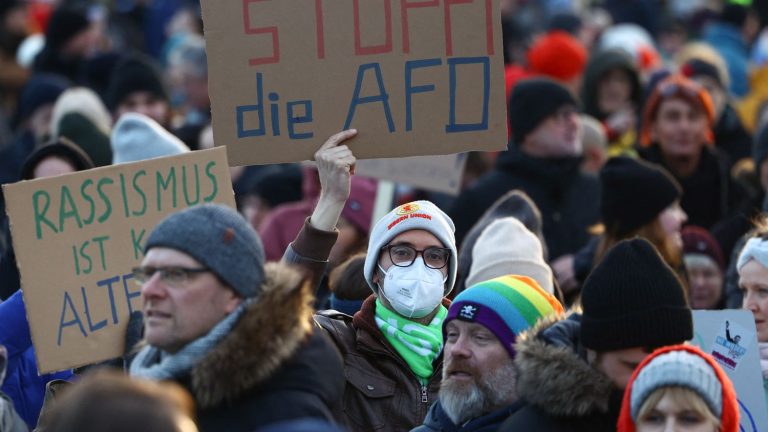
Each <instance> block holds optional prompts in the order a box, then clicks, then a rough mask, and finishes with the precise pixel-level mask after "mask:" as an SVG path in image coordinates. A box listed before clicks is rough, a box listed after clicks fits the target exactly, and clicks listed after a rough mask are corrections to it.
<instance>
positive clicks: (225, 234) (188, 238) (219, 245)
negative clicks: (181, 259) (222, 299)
mask: <svg viewBox="0 0 768 432" xmlns="http://www.w3.org/2000/svg"><path fill="white" fill-rule="evenodd" d="M153 247H167V248H171V249H176V250H179V251H181V252H184V253H186V254H187V255H189V256H191V257H192V258H194V259H196V260H197V261H199V262H200V263H201V264H202V265H204V266H205V267H207V268H209V269H210V270H211V271H212V272H214V273H215V274H216V275H217V276H218V277H219V278H221V280H222V281H224V282H225V283H226V284H227V285H229V286H230V287H231V288H232V289H233V290H235V291H236V292H237V293H238V294H240V295H241V296H243V297H246V298H247V297H255V296H257V295H258V294H259V292H260V290H261V284H262V283H263V282H264V247H263V246H262V244H261V239H260V238H259V236H258V234H256V231H254V230H253V228H251V226H250V225H249V224H248V222H246V221H245V219H243V217H242V216H240V214H239V213H237V211H235V210H233V209H231V208H229V207H227V206H225V205H222V204H202V205H197V206H194V207H190V208H187V209H184V210H181V211H179V212H176V213H173V214H171V215H169V216H167V217H166V218H165V219H163V220H162V221H160V223H159V224H157V226H156V227H155V229H154V230H153V231H152V233H151V234H150V235H149V238H148V239H147V244H146V246H144V253H145V254H146V253H147V252H148V251H149V250H150V249H152V248H153Z"/></svg>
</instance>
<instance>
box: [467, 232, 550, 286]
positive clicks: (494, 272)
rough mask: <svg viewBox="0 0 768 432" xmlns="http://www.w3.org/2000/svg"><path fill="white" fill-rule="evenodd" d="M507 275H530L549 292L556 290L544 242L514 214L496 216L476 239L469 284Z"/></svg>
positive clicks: (468, 279) (468, 277)
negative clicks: (501, 216) (543, 245)
mask: <svg viewBox="0 0 768 432" xmlns="http://www.w3.org/2000/svg"><path fill="white" fill-rule="evenodd" d="M508 274H516V275H521V276H528V277H530V278H531V279H533V280H535V281H536V282H538V283H539V285H540V286H541V287H542V288H543V289H544V290H545V291H546V292H548V293H550V294H552V293H553V292H554V285H553V283H552V270H551V269H550V268H549V266H548V265H547V263H546V262H544V252H543V249H542V247H541V242H540V241H539V239H538V237H536V235H535V234H533V233H532V232H531V231H529V230H528V228H526V227H525V225H523V224H522V222H520V221H519V220H517V219H516V218H514V217H504V218H499V219H496V220H495V221H493V222H492V223H491V224H490V225H488V226H487V227H486V228H485V229H484V230H483V232H482V234H480V237H478V238H477V242H476V243H475V246H474V247H473V248H472V266H471V267H470V269H469V275H468V276H467V283H466V285H467V287H470V286H472V285H474V284H476V283H480V282H484V281H487V280H490V279H494V278H497V277H501V276H505V275H508Z"/></svg>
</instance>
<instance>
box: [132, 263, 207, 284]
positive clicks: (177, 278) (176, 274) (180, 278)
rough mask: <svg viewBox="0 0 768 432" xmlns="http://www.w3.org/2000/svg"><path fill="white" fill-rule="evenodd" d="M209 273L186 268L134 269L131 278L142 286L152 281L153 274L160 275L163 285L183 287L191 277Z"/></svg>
mask: <svg viewBox="0 0 768 432" xmlns="http://www.w3.org/2000/svg"><path fill="white" fill-rule="evenodd" d="M209 271H211V270H210V269H207V268H187V267H135V268H134V269H133V278H134V279H135V280H136V283H138V284H140V285H141V284H144V283H146V282H147V281H148V280H150V279H152V276H154V275H155V273H158V272H159V273H160V280H161V281H163V283H165V284H168V285H170V286H173V287H179V286H182V285H185V284H186V283H187V282H189V280H190V279H191V278H192V276H193V275H197V274H200V273H206V272H209Z"/></svg>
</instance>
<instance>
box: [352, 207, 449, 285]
mask: <svg viewBox="0 0 768 432" xmlns="http://www.w3.org/2000/svg"><path fill="white" fill-rule="evenodd" d="M419 229H420V230H425V231H429V232H430V233H432V234H433V235H434V236H435V237H437V239H438V240H440V242H442V243H443V247H445V248H448V249H450V250H451V258H450V260H449V261H448V280H447V281H446V282H447V284H446V288H445V294H446V295H447V294H448V293H449V292H451V290H452V289H453V284H454V283H455V282H456V267H457V266H456V263H457V258H456V255H457V253H458V252H457V251H456V237H455V236H454V231H455V230H456V228H455V227H454V225H453V221H452V220H451V218H449V217H448V215H446V214H445V213H444V212H443V211H442V210H440V209H439V208H438V207H437V206H436V205H434V204H432V203H431V202H429V201H414V202H409V203H408V204H403V205H401V206H400V207H397V208H395V209H394V210H392V211H390V212H389V213H387V214H386V215H384V217H383V218H381V219H379V221H378V222H376V225H374V227H373V229H372V230H371V235H370V239H369V240H368V254H367V255H366V257H365V266H364V267H363V271H364V272H365V281H366V282H368V286H369V287H371V289H372V290H373V292H374V293H378V290H379V288H378V286H376V284H375V283H374V282H373V274H374V272H375V271H376V268H377V264H378V262H379V255H380V254H381V248H383V247H384V246H386V245H387V244H388V243H389V241H390V240H392V239H393V238H395V237H396V236H398V235H400V233H403V232H405V231H410V230H419Z"/></svg>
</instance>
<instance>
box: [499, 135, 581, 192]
mask: <svg viewBox="0 0 768 432" xmlns="http://www.w3.org/2000/svg"><path fill="white" fill-rule="evenodd" d="M581 161H582V158H581V157H558V158H540V157H534V156H531V155H529V154H527V153H525V152H523V151H522V150H520V146H519V145H518V144H515V143H513V142H510V143H509V145H508V146H507V151H504V152H502V153H500V154H499V156H498V158H497V159H496V169H498V170H500V171H505V172H509V173H513V174H514V175H516V176H520V177H525V178H530V179H532V180H534V181H537V182H539V183H541V184H544V185H550V184H551V185H553V186H556V187H563V186H565V185H568V184H570V183H571V182H572V181H573V177H574V176H576V175H578V174H579V169H580V166H581Z"/></svg>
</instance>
